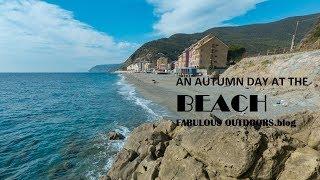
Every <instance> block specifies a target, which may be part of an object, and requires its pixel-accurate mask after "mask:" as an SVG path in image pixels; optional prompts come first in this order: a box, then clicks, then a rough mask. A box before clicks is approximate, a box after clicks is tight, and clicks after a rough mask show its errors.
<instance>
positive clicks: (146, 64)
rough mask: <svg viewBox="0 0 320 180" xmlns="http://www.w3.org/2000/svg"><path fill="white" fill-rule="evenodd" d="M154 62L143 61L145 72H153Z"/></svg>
mask: <svg viewBox="0 0 320 180" xmlns="http://www.w3.org/2000/svg"><path fill="white" fill-rule="evenodd" d="M151 69H152V64H151V63H150V62H147V61H146V62H143V64H142V71H143V72H151Z"/></svg>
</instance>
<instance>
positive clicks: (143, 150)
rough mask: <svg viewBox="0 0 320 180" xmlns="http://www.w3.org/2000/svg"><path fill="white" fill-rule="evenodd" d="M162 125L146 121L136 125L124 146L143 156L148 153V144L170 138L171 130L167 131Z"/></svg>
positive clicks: (155, 143)
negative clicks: (146, 122)
mask: <svg viewBox="0 0 320 180" xmlns="http://www.w3.org/2000/svg"><path fill="white" fill-rule="evenodd" d="M164 123H166V121H164ZM164 127H166V125H163V124H162V123H159V124H158V126H156V125H155V124H151V123H148V124H143V125H141V126H139V127H137V128H136V129H134V130H133V132H132V133H131V135H130V136H129V138H128V140H127V143H126V144H125V147H124V148H125V149H130V150H133V151H135V152H137V153H138V154H139V155H140V156H141V157H142V158H144V157H145V156H146V155H147V154H148V149H149V148H150V146H156V145H157V144H159V143H160V142H166V141H169V140H171V136H169V135H168V133H170V132H171V131H170V132H168V131H169V130H168V129H166V128H164ZM172 130H173V129H172Z"/></svg>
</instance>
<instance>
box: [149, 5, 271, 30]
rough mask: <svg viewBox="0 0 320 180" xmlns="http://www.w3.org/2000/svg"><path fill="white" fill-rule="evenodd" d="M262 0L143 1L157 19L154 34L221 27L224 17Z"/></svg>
mask: <svg viewBox="0 0 320 180" xmlns="http://www.w3.org/2000/svg"><path fill="white" fill-rule="evenodd" d="M263 1H266V0H147V2H149V3H150V4H152V5H153V6H154V8H155V11H154V12H155V14H156V15H157V16H159V21H158V22H156V23H155V24H154V26H153V28H154V30H155V32H156V33H159V34H161V35H166V36H169V35H172V34H174V33H193V32H199V31H204V30H207V29H209V28H212V27H216V26H222V25H224V22H225V21H226V20H230V19H232V18H234V17H237V16H240V15H243V14H245V13H246V12H247V11H249V10H251V9H253V8H255V5H256V4H258V3H261V2H263Z"/></svg>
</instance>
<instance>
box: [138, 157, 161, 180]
mask: <svg viewBox="0 0 320 180" xmlns="http://www.w3.org/2000/svg"><path fill="white" fill-rule="evenodd" d="M161 160H162V158H158V159H156V160H154V159H152V158H150V157H146V158H145V159H144V160H143V161H142V162H141V163H140V164H139V166H138V167H137V169H136V170H135V172H134V173H133V179H139V180H154V179H155V178H157V177H158V174H159V166H160V163H161Z"/></svg>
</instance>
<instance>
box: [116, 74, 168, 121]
mask: <svg viewBox="0 0 320 180" xmlns="http://www.w3.org/2000/svg"><path fill="white" fill-rule="evenodd" d="M118 76H119V77H120V80H119V81H118V82H117V83H116V84H117V85H118V86H120V88H119V90H118V93H119V94H120V95H122V96H123V97H124V98H125V99H126V100H129V101H133V102H134V103H135V104H136V105H138V106H140V107H142V108H143V109H144V110H145V111H146V112H147V113H148V114H149V117H148V120H154V119H160V118H162V117H163V116H168V112H167V110H165V108H163V107H160V106H158V105H157V104H155V103H153V102H152V101H150V100H147V99H144V98H142V97H140V96H139V95H138V94H137V92H136V89H135V87H134V86H133V85H132V84H130V83H128V82H127V81H126V80H125V77H124V76H123V75H121V74H119V75H118ZM155 109H157V110H155Z"/></svg>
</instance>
